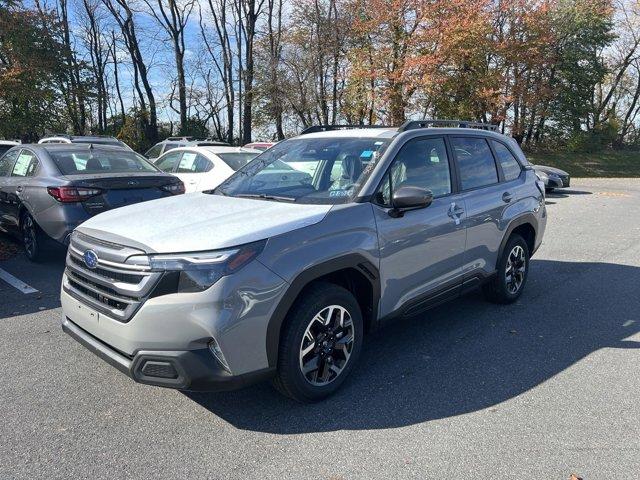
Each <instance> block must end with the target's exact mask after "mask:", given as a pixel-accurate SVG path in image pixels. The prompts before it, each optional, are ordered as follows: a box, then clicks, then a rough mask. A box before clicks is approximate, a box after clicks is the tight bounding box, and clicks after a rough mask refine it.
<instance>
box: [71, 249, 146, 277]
mask: <svg viewBox="0 0 640 480" xmlns="http://www.w3.org/2000/svg"><path fill="white" fill-rule="evenodd" d="M69 259H70V260H71V261H72V262H73V263H74V264H75V265H76V266H78V267H80V268H86V266H85V263H84V261H82V260H80V259H79V258H78V257H76V256H75V255H71V256H70V257H69ZM92 271H93V272H95V273H96V274H98V275H101V276H103V277H105V278H108V279H110V280H113V281H114V282H125V283H136V284H137V283H140V281H141V280H142V279H143V278H144V277H143V276H141V275H135V274H131V273H122V272H116V271H114V270H107V269H106V268H100V267H97V268H94V269H93V270H92Z"/></svg>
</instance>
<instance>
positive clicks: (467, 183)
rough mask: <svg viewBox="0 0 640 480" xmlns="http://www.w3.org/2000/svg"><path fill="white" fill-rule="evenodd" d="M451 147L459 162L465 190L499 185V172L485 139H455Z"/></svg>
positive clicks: (452, 139)
mask: <svg viewBox="0 0 640 480" xmlns="http://www.w3.org/2000/svg"><path fill="white" fill-rule="evenodd" d="M451 146H452V147H453V151H454V152H455V155H456V159H457V160H458V168H459V169H460V182H461V183H462V189H463V190H469V189H471V188H478V187H484V186H486V185H492V184H494V183H498V171H497V170H496V163H495V161H494V159H493V154H492V153H491V149H490V148H489V144H488V143H487V141H486V140H485V139H484V138H471V137H453V138H451Z"/></svg>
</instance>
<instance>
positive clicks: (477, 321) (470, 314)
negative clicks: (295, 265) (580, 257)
mask: <svg viewBox="0 0 640 480" xmlns="http://www.w3.org/2000/svg"><path fill="white" fill-rule="evenodd" d="M639 283H640V268H638V267H633V266H625V265H617V264H607V263H577V262H560V261H550V260H535V259H534V260H532V262H531V271H530V276H529V280H528V284H527V288H526V290H525V292H524V294H523V296H522V298H521V299H520V300H519V301H518V302H517V303H515V304H513V305H507V306H497V305H493V304H490V303H487V302H484V300H483V299H482V295H481V294H480V293H473V294H470V295H468V296H466V297H463V298H461V299H459V300H457V301H454V302H452V303H449V304H447V305H443V306H441V307H438V308H436V309H434V310H431V311H429V312H427V313H426V314H423V315H421V316H420V317H416V318H412V319H405V320H400V321H398V322H396V323H395V324H393V325H390V326H387V327H384V328H382V329H379V330H378V331H376V332H374V333H372V334H371V335H369V338H368V339H365V348H364V351H363V354H362V356H361V357H360V361H359V365H358V368H356V369H355V370H354V371H353V372H352V375H351V378H349V379H348V380H347V382H346V383H345V384H344V385H343V387H342V389H341V390H340V391H338V392H337V394H336V395H335V396H333V397H331V398H329V399H327V400H325V401H324V402H320V403H317V404H312V405H302V404H298V403H295V402H293V401H291V400H288V399H286V398H284V397H282V396H280V395H279V394H278V393H277V392H276V391H275V390H274V389H272V388H271V386H270V385H268V384H262V385H257V386H254V387H251V388H248V389H245V390H240V391H237V392H225V393H209V394H207V393H186V395H187V396H188V397H189V398H191V399H192V400H194V401H195V402H197V403H199V404H200V405H202V406H203V407H204V408H206V409H207V410H209V411H210V412H211V413H213V414H215V415H217V416H219V417H221V418H222V419H224V420H226V421H227V422H229V423H230V424H232V425H233V426H235V427H237V428H239V429H244V430H251V431H260V432H269V433H276V434H299V433H308V432H325V431H334V430H351V429H357V430H360V429H386V428H395V427H402V426H406V425H412V424H416V423H422V422H426V421H429V420H433V419H440V418H446V417H452V416H456V415H461V414H465V413H469V412H474V411H477V410H482V409H487V408H497V409H499V408H500V405H499V404H500V403H501V402H504V401H506V400H509V399H512V398H514V397H516V396H518V395H520V394H522V393H524V392H526V391H528V390H530V389H532V388H534V387H536V386H537V385H539V384H541V383H543V382H545V381H547V380H550V379H552V378H553V377H554V376H555V375H558V374H561V373H562V372H563V371H564V370H566V369H567V368H570V367H571V366H572V365H573V364H575V363H576V362H578V361H580V360H581V359H583V358H584V357H585V356H587V355H589V354H592V353H594V352H596V351H598V350H600V349H603V348H632V349H640V342H638V341H633V340H628V338H629V337H631V336H632V335H634V334H636V333H638V332H639V331H640V318H639V317H638V313H637V312H638V311H640V296H639V295H638V294H637V288H638V287H637V286H638V284H639Z"/></svg>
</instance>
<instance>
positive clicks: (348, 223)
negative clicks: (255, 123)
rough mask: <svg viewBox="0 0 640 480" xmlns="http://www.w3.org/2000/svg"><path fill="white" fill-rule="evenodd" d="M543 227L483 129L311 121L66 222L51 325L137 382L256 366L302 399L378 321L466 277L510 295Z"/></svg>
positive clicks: (247, 377)
mask: <svg viewBox="0 0 640 480" xmlns="http://www.w3.org/2000/svg"><path fill="white" fill-rule="evenodd" d="M434 124H435V125H438V128H434ZM545 225H546V210H545V203H544V185H543V184H542V183H541V182H540V181H539V180H538V179H537V177H536V175H535V173H534V171H533V170H532V168H531V166H530V165H529V163H528V162H527V160H526V159H525V157H524V155H523V153H522V151H521V150H520V148H519V147H518V145H517V144H516V142H515V141H513V140H512V139H510V138H507V137H505V136H503V135H500V134H498V133H496V132H495V131H493V128H492V127H491V126H488V125H485V124H471V123H457V122H442V121H439V122H434V121H413V122H407V123H406V124H405V125H403V126H402V127H400V128H363V127H361V128H347V127H336V126H318V127H312V128H311V129H308V130H307V131H305V132H304V133H303V134H302V135H300V136H298V137H296V138H293V139H290V140H286V141H283V142H281V143H278V144H277V145H276V146H274V147H273V148H271V149H269V150H267V151H266V152H264V153H262V154H261V155H260V156H258V157H256V159H254V160H253V161H252V162H251V163H249V164H248V165H247V166H245V167H244V168H242V169H241V170H239V171H238V172H237V173H236V174H235V175H233V176H232V177H230V178H229V179H228V180H227V181H226V182H224V183H223V184H222V185H221V186H219V187H218V188H216V189H215V190H213V191H208V192H201V193H193V194H188V195H181V196H177V197H170V198H166V199H161V200H156V201H151V202H147V203H142V204H137V205H132V206H128V207H123V208H119V209H116V210H112V211H109V212H105V213H102V214H100V215H98V216H96V217H93V218H91V219H90V220H88V221H86V222H85V223H84V224H82V225H81V226H80V227H78V228H77V229H76V230H75V232H74V233H73V235H72V239H71V245H70V248H69V253H68V256H67V265H66V270H65V273H64V277H63V281H62V291H61V296H62V308H63V319H62V320H63V324H62V327H63V329H64V331H65V332H67V333H68V334H70V335H71V336H72V337H73V338H75V339H76V340H77V341H79V342H80V343H81V344H83V345H84V346H86V347H87V348H88V349H90V350H91V351H93V352H94V353H95V354H97V355H98V356H100V357H101V358H103V359H104V360H105V361H107V362H109V363H110V364H111V365H113V366H114V367H116V368H117V369H119V370H120V371H122V372H124V373H125V374H127V375H129V376H130V377H131V378H133V379H134V380H135V381H137V382H140V383H146V384H151V385H158V386H163V387H172V388H178V389H184V390H224V389H231V388H237V387H240V386H244V385H247V384H249V383H252V382H255V381H259V380H262V379H267V378H271V379H273V381H274V384H275V386H276V387H277V388H278V389H279V390H280V391H281V392H283V393H284V394H286V395H288V396H290V397H292V398H294V399H296V400H299V401H314V400H318V399H321V398H323V397H326V396H327V395H329V394H331V393H333V392H334V391H335V390H336V389H337V388H339V386H340V385H341V384H342V382H344V381H345V379H346V378H347V377H348V375H349V372H350V371H351V370H352V369H353V368H354V365H355V363H356V361H357V359H358V356H359V354H360V352H361V349H362V342H363V340H364V337H365V335H366V333H367V332H368V331H371V330H372V329H375V328H377V327H378V326H379V325H381V324H382V323H383V322H385V321H389V320H391V321H392V320H394V319H398V318H400V317H403V316H408V315H415V314H417V313H420V312H423V311H425V310H426V309H428V308H429V307H432V306H434V305H436V304H440V303H441V302H443V301H446V300H448V299H451V298H455V297H457V296H459V295H461V294H463V293H465V292H466V291H468V290H469V289H473V288H476V287H482V289H483V290H484V292H485V294H486V296H487V298H488V299H490V300H492V301H495V302H500V303H509V302H513V301H514V300H516V299H517V298H518V297H519V296H520V295H521V293H522V290H523V288H524V286H525V283H526V280H527V274H528V271H529V258H530V257H531V255H532V254H533V253H534V252H535V251H536V249H537V248H538V247H539V245H540V243H541V241H542V236H543V234H544V230H545Z"/></svg>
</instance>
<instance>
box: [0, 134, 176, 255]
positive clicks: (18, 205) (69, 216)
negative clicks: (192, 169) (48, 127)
mask: <svg viewBox="0 0 640 480" xmlns="http://www.w3.org/2000/svg"><path fill="white" fill-rule="evenodd" d="M179 193H184V185H183V184H182V182H181V181H180V180H179V179H178V178H176V177H175V176H173V175H170V174H167V173H164V172H161V171H160V170H159V169H157V168H156V167H155V166H154V165H152V164H151V163H149V162H148V161H147V160H146V159H144V158H143V157H142V156H141V155H138V154H137V153H134V152H132V151H131V150H129V149H125V148H122V147H112V146H106V145H92V144H41V145H19V146H16V147H14V148H12V149H11V150H9V151H8V152H6V153H5V154H4V156H2V157H1V158H0V230H2V231H5V232H9V233H14V234H17V235H19V237H20V238H21V239H22V240H23V241H24V246H25V252H26V254H27V257H28V258H29V259H30V260H37V259H38V258H39V256H40V255H41V253H42V248H43V241H45V240H47V239H48V238H51V239H53V240H55V241H57V242H59V243H62V244H66V243H68V240H69V235H70V233H71V232H72V231H73V229H74V228H76V227H77V226H78V225H80V224H81V223H82V222H84V221H85V220H86V219H88V218H89V217H92V216H94V215H96V214H98V213H101V212H104V211H106V210H110V209H112V208H117V207H121V206H124V205H130V204H132V203H139V202H143V201H145V200H153V199H156V198H161V197H168V196H171V195H175V194H179Z"/></svg>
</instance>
